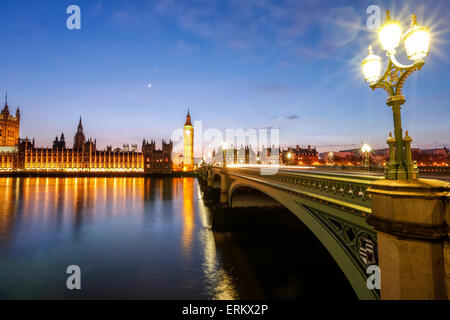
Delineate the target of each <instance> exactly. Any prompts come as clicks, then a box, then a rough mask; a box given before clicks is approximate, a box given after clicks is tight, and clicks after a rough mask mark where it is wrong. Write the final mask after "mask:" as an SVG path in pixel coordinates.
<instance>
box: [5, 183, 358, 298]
mask: <svg viewBox="0 0 450 320" xmlns="http://www.w3.org/2000/svg"><path fill="white" fill-rule="evenodd" d="M210 210H211V209H210V208H209V207H208V206H206V205H205V202H204V200H203V193H202V191H201V189H200V186H199V185H198V182H197V180H196V179H195V178H192V177H188V178H0V279H1V280H0V299H36V298H39V299H72V298H73V299H260V298H286V297H287V298H301V297H305V294H303V295H301V294H300V295H299V294H297V293H296V294H294V295H292V294H291V295H290V294H289V292H290V291H292V288H290V287H289V286H290V284H289V283H288V284H287V285H285V286H284V287H283V285H279V284H277V281H278V280H277V278H280V274H283V273H286V272H289V270H288V269H286V266H289V267H291V268H294V267H296V266H298V265H306V267H305V268H306V269H305V268H303V269H302V268H300V269H299V270H297V271H292V274H293V275H291V276H290V279H291V280H290V281H291V282H294V283H297V284H298V283H300V285H299V286H302V284H304V286H306V287H308V284H307V283H306V282H304V281H303V280H301V279H299V277H298V274H300V275H302V274H303V275H305V276H306V277H305V278H311V277H319V276H317V275H313V274H312V272H313V271H312V270H316V271H317V270H318V272H319V273H321V274H324V275H327V276H328V279H327V278H326V276H325V278H324V277H320V279H322V280H323V281H322V282H321V281H320V279H319V280H317V279H316V280H315V281H314V282H315V284H316V285H317V284H319V285H320V284H321V283H323V284H324V285H326V284H331V288H330V289H327V290H322V289H320V286H319V289H318V292H316V293H314V292H311V290H310V289H305V290H306V291H307V292H308V293H311V295H312V296H311V297H316V298H317V297H318V296H320V291H322V292H323V291H325V292H329V294H330V295H332V294H334V293H333V290H334V291H336V292H341V294H342V296H343V297H353V293H352V292H351V290H349V289H348V286H347V287H346V284H345V283H346V281H345V279H344V280H343V279H342V277H343V276H342V274H341V273H340V272H339V271H338V270H337V269H338V268H336V267H335V266H331V268H330V265H332V264H333V263H330V262H329V260H327V257H325V258H324V256H326V253H320V252H322V251H320V250H322V249H321V248H319V247H320V246H319V247H318V246H308V248H309V249H305V248H303V249H302V248H295V249H293V246H288V245H281V247H282V248H281V249H280V248H279V247H280V243H279V241H283V242H289V243H291V242H292V241H291V240H292V239H289V241H286V239H283V238H282V237H281V236H279V237H276V239H274V240H270V241H268V238H267V237H264V236H262V235H261V233H259V234H256V235H255V234H253V233H241V234H239V235H238V236H237V237H233V236H231V235H230V233H228V232H213V231H212V230H211V222H210V216H211V212H210ZM283 234H285V233H283ZM236 239H240V240H239V241H236ZM300 242H302V240H301V239H300V240H299V243H300ZM308 242H309V241H308ZM271 247H275V250H272V249H273V248H272V249H271ZM271 250H272V251H271ZM293 250H295V251H296V252H297V253H296V254H292V252H293ZM311 252H313V253H314V254H316V255H317V252H319V254H318V256H319V257H316V258H315V259H303V262H302V261H300V260H299V259H297V258H295V259H296V260H295V261H296V262H295V263H294V262H293V261H292V257H296V256H302V255H310V254H311ZM281 254H283V255H284V257H288V259H287V260H286V259H284V258H283V257H279V256H277V255H281ZM289 257H290V258H289ZM321 257H322V258H321ZM283 259H284V260H283ZM290 259H291V260H290ZM305 261H309V263H304V262H305ZM311 261H315V263H316V264H314V263H311ZM323 261H325V262H323ZM322 262H323V263H322ZM69 265H77V266H79V267H80V269H81V290H68V289H67V287H66V280H67V277H68V276H69V275H68V274H67V273H66V269H67V267H68V266H69ZM257 265H264V266H266V268H262V269H261V270H259V271H258V268H257ZM307 266H309V268H308V267H307ZM322 267H323V268H322ZM277 268H281V269H282V270H284V271H283V272H280V271H279V270H277ZM283 268H284V269H283ZM322 269H323V270H326V271H325V272H323V270H322ZM321 270H322V271H321ZM300 278H301V276H300ZM292 279H294V280H292ZM330 279H331V280H330ZM336 279H338V280H336ZM280 281H281V280H279V281H278V282H279V283H282V281H281V282H280ZM330 281H331V282H330ZM333 281H334V282H333ZM336 281H337V282H338V285H337V286H336V285H334V283H335V282H336ZM271 283H273V285H272V287H273V288H275V289H274V290H271V287H270V284H271ZM279 287H280V288H279ZM310 287H312V286H310ZM314 287H316V286H314ZM333 287H334V289H333ZM296 290H297V291H298V288H294V291H296ZM297 291H296V292H297ZM306 296H308V295H307V294H306Z"/></svg>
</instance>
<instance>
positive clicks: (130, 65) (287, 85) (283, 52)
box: [0, 0, 450, 151]
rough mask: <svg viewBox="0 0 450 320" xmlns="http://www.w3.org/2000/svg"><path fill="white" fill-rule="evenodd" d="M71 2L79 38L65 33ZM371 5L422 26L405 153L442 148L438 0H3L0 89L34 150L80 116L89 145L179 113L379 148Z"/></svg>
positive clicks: (380, 111) (442, 36)
mask: <svg viewBox="0 0 450 320" xmlns="http://www.w3.org/2000/svg"><path fill="white" fill-rule="evenodd" d="M71 4H76V5H78V6H79V7H80V8H81V30H68V29H67V27H66V19H67V17H68V16H69V15H68V14H66V8H67V7H68V6H69V5H71ZM372 4H377V5H379V6H380V7H381V8H382V10H385V9H386V8H389V9H391V11H393V12H394V15H395V17H397V18H399V19H401V21H402V22H403V26H404V28H406V27H407V23H408V15H409V14H410V13H411V12H412V11H414V12H416V14H417V16H418V21H419V23H423V24H425V25H427V26H428V27H430V28H431V30H432V32H433V40H432V48H431V53H430V56H429V57H428V59H427V64H426V65H425V66H424V68H423V69H422V71H420V72H418V73H416V74H414V75H412V76H411V77H410V79H409V81H408V82H407V85H406V87H407V88H406V90H405V96H406V98H407V103H406V105H405V107H404V109H403V122H404V123H403V128H404V129H407V130H409V132H410V135H411V136H412V137H413V139H414V144H415V146H419V147H434V146H442V145H447V146H450V135H449V133H450V129H449V127H450V126H449V119H450V108H449V106H450V103H449V102H450V90H449V88H450V86H449V83H450V79H448V77H449V74H450V60H449V56H448V54H447V53H448V52H450V51H449V49H450V48H449V41H448V40H449V38H450V35H449V33H448V31H449V30H450V26H449V22H448V19H447V20H446V18H447V17H449V16H450V3H448V1H447V0H442V1H438V0H432V1H426V0H422V1H376V0H369V1H365V0H362V1H344V0H342V1H336V0H335V1H331V0H330V1H321V0H295V1H294V0H291V1H269V0H230V1H218V0H217V1H207V0H197V1H186V0H184V1H175V0H160V1H143V0H137V1H131V0H128V1H127V0H113V1H96V0H90V1H81V0H71V1H63V0H59V1H12V0H2V1H1V3H0V26H1V28H0V41H1V43H2V49H1V50H0V70H1V72H0V74H1V76H0V92H4V91H5V90H8V102H9V105H10V108H15V107H16V106H17V105H20V106H21V111H22V123H21V136H22V137H25V136H28V137H35V138H36V141H37V143H38V144H39V145H41V146H47V145H50V142H51V140H53V139H54V137H55V135H56V134H58V135H59V134H60V133H61V131H64V133H65V135H66V137H67V138H68V142H69V144H70V145H71V144H72V139H73V134H74V133H75V130H76V126H77V122H78V118H79V116H80V115H81V116H82V117H83V124H84V128H85V133H86V135H87V136H88V137H95V138H97V141H98V144H99V146H100V147H104V146H106V145H109V144H112V145H114V146H120V145H121V144H122V143H124V142H128V143H138V144H140V142H141V141H142V138H144V137H145V138H148V139H150V138H156V139H158V140H159V139H161V138H169V137H170V135H171V133H172V131H173V130H174V129H176V128H178V127H180V126H182V125H183V124H184V117H185V115H186V111H187V108H188V106H189V107H190V110H191V115H192V117H193V120H201V121H203V128H204V130H205V129H208V128H218V129H220V130H225V129H227V128H228V129H230V128H231V129H237V128H243V129H249V128H265V127H274V128H280V139H281V143H282V145H287V144H292V145H296V144H300V145H303V146H305V145H308V144H310V145H315V146H317V147H318V148H319V150H320V151H325V150H338V149H343V148H350V147H355V146H358V145H360V143H361V142H362V141H364V142H369V143H371V144H373V145H374V146H379V147H384V141H385V139H386V137H387V135H388V132H389V130H391V128H392V114H391V112H390V110H389V109H388V107H387V106H386V105H385V100H386V96H385V93H384V92H383V91H381V90H377V91H374V92H373V91H372V90H370V89H369V88H368V86H367V84H366V83H365V82H364V80H363V77H362V73H361V68H360V62H361V61H362V59H364V57H365V56H366V55H367V45H368V44H369V43H374V44H375V49H376V50H377V53H378V54H379V55H380V56H382V57H383V58H384V61H386V58H385V57H384V54H383V53H382V51H381V49H380V47H379V45H378V44H377V42H376V34H375V33H374V32H372V31H370V30H369V29H368V28H367V27H366V20H367V18H368V16H369V15H368V14H367V13H366V9H367V7H368V6H369V5H372ZM383 19H384V15H383ZM399 59H400V60H402V61H403V62H405V63H406V60H405V56H404V53H403V52H401V51H400V52H399ZM148 84H151V85H152V86H151V88H150V87H149V86H148Z"/></svg>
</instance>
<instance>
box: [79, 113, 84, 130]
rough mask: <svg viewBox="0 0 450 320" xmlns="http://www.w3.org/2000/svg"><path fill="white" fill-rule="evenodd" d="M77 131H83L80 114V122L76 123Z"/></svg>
mask: <svg viewBox="0 0 450 320" xmlns="http://www.w3.org/2000/svg"><path fill="white" fill-rule="evenodd" d="M78 132H83V124H82V123H81V116H80V122H79V123H78Z"/></svg>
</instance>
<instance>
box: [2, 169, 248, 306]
mask: <svg viewBox="0 0 450 320" xmlns="http://www.w3.org/2000/svg"><path fill="white" fill-rule="evenodd" d="M180 209H181V210H180ZM136 215H138V216H142V218H144V219H142V218H140V219H139V218H138V219H136ZM208 215H209V212H208V209H207V208H206V207H205V205H204V203H203V200H202V196H201V192H200V189H199V187H198V185H197V182H196V180H195V179H193V178H169V179H167V178H164V179H156V178H155V179H154V178H150V179H148V178H0V249H1V248H2V247H3V246H13V245H14V241H19V242H20V239H19V238H20V237H23V236H24V235H26V236H29V235H28V231H29V230H31V231H32V235H31V236H30V237H31V238H30V239H33V238H32V237H33V236H37V237H38V238H39V237H40V234H45V233H47V234H51V235H52V234H54V233H58V232H60V231H61V230H63V231H64V232H65V233H64V235H68V238H69V239H75V240H77V239H81V238H83V236H86V235H85V234H83V232H82V230H84V229H83V228H85V227H86V226H90V227H92V225H93V224H95V225H96V226H99V227H98V228H100V229H98V230H100V231H101V232H105V230H104V229H102V227H101V226H102V223H104V221H119V222H120V223H121V224H122V226H118V228H126V227H124V226H123V224H127V223H132V225H133V228H139V229H137V230H141V232H143V231H145V230H149V229H145V228H143V227H142V224H144V223H145V222H146V221H150V222H151V223H153V224H154V226H153V228H157V225H163V226H164V228H162V229H150V230H158V231H160V230H167V228H169V230H172V231H169V233H168V234H162V235H161V236H162V237H168V236H170V237H178V238H179V239H180V241H179V242H178V246H179V247H178V250H181V254H182V256H183V258H182V259H181V261H182V264H183V265H182V266H175V268H174V269H173V272H180V271H178V270H179V269H178V268H181V270H183V271H181V274H184V273H185V272H186V270H188V274H190V272H192V273H193V274H194V275H195V277H194V276H188V277H186V276H185V275H184V276H183V277H185V278H182V279H181V280H180V283H178V282H177V283H176V285H182V283H183V281H184V283H189V290H194V291H195V290H197V291H198V290H205V291H207V292H208V294H207V296H208V297H210V298H212V299H236V298H238V297H239V294H238V292H237V289H236V287H235V284H234V282H233V279H232V278H231V277H230V275H229V273H228V272H227V271H226V270H225V269H224V268H223V265H222V262H221V261H220V260H219V258H218V255H217V247H216V245H215V240H214V236H213V233H212V231H211V230H210V224H209V221H208ZM146 217H147V218H149V219H148V220H145V218H146ZM115 218H119V220H114V219H115ZM111 219H112V220H111ZM128 221H131V222H128ZM136 221H137V222H136ZM179 222H181V229H177V226H179ZM138 223H140V224H141V225H139V224H138ZM110 227H111V226H110V225H109V227H108V228H110ZM108 228H107V230H109V229H108ZM121 230H122V229H121ZM132 230H135V229H132ZM173 230H177V231H176V232H175V231H173ZM106 232H108V231H106ZM127 232H128V230H127ZM138 235H139V233H138ZM71 236H72V237H71ZM102 236H103V237H104V238H101V237H100V238H98V237H96V238H95V239H96V240H95V241H108V240H107V239H109V237H111V235H110V234H107V233H106V234H104V233H102ZM61 239H65V238H61ZM84 240H86V239H84ZM162 240H163V242H164V238H163V239H162ZM31 241H32V243H33V240H31ZM66 241H70V240H66ZM93 244H94V245H97V243H93ZM32 245H33V246H36V248H37V249H38V250H42V249H41V248H40V247H39V243H36V244H34V243H33V244H32ZM64 245H65V243H58V246H61V247H63V246H64ZM70 245H71V244H70V242H69V246H70ZM141 245H144V246H151V244H147V243H143V244H141ZM144 248H145V247H144ZM170 250H172V249H171V248H170V247H168V248H167V251H170ZM172 252H177V251H172ZM178 252H180V251H178ZM1 254H2V251H1V250H0V255H1ZM162 254H165V251H164V252H163V253H162ZM0 258H1V257H0ZM174 259H175V260H176V259H178V258H174ZM121 263H125V262H124V261H121ZM131 263H132V262H131ZM163 271H164V270H163ZM199 275H200V276H199ZM176 276H179V275H174V277H176ZM194 278H195V279H202V280H198V281H193V280H192V279H194ZM203 281H204V282H205V283H206V285H205V284H203ZM204 285H205V286H206V287H205V288H201V287H200V286H204ZM196 286H197V287H196Z"/></svg>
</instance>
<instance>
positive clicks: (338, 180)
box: [226, 168, 382, 216]
mask: <svg viewBox="0 0 450 320" xmlns="http://www.w3.org/2000/svg"><path fill="white" fill-rule="evenodd" d="M226 171H227V172H228V173H229V174H237V175H246V176H249V177H251V178H252V179H257V180H259V181H261V182H263V183H270V184H272V185H273V186H278V187H280V186H282V187H285V188H286V187H287V188H291V189H292V190H293V191H295V190H297V191H300V192H302V193H304V194H305V195H310V196H312V197H314V198H317V199H318V200H323V201H331V202H333V203H334V204H335V205H338V206H342V207H343V208H344V207H345V208H347V209H349V210H351V211H355V212H358V213H360V214H361V215H362V216H366V215H367V214H370V212H371V210H370V208H371V206H370V194H369V193H368V191H367V190H368V188H369V187H370V186H371V185H372V183H373V182H374V181H376V180H379V179H382V177H377V176H364V175H351V174H340V173H325V172H311V171H301V170H295V171H293V170H283V169H280V170H278V172H277V173H276V174H274V175H261V174H260V169H258V168H227V169H226Z"/></svg>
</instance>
